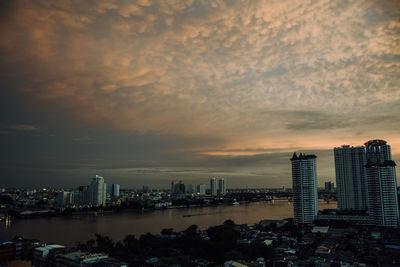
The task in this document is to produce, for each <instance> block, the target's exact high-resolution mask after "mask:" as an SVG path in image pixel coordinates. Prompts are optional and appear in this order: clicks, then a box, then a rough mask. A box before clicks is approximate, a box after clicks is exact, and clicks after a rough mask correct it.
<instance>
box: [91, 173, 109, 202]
mask: <svg viewBox="0 0 400 267" xmlns="http://www.w3.org/2000/svg"><path fill="white" fill-rule="evenodd" d="M106 191H107V185H106V184H105V183H104V178H103V177H101V176H100V175H96V176H95V177H94V178H93V180H92V182H91V183H90V186H89V202H90V204H91V205H93V206H101V205H103V206H105V205H106Z"/></svg>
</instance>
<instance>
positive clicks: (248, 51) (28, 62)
mask: <svg viewBox="0 0 400 267" xmlns="http://www.w3.org/2000/svg"><path fill="white" fill-rule="evenodd" d="M0 5H1V6H0V7H1V8H0V10H1V14H2V16H1V18H0V20H1V23H0V33H1V34H2V37H3V38H1V40H0V53H1V55H2V58H3V62H2V64H0V68H1V71H2V79H1V82H0V94H1V97H0V137H1V138H0V144H1V147H2V151H3V153H2V154H1V156H0V160H1V164H0V173H1V174H0V175H1V180H2V187H20V186H21V187H22V186H25V187H43V186H52V187H61V186H62V187H75V186H77V185H81V184H82V183H84V181H86V180H87V179H88V177H93V175H94V174H96V173H99V174H100V175H102V176H104V177H106V179H107V180H108V181H110V183H116V184H120V185H121V187H122V188H135V187H136V188H139V187H141V186H142V185H149V186H150V187H154V186H155V185H158V186H159V187H162V188H169V183H170V181H171V180H172V179H175V180H183V181H185V183H192V184H197V183H204V184H208V181H209V179H210V178H211V177H225V178H226V179H228V181H229V188H245V187H274V188H280V187H282V185H285V186H286V187H290V185H291V169H290V166H289V165H288V162H287V159H288V158H289V157H290V156H291V155H292V153H293V151H302V152H303V153H306V154H315V155H317V156H318V186H319V187H323V185H324V182H326V181H335V164H334V153H333V148H334V147H340V146H342V145H343V144H346V145H350V146H355V147H356V146H361V145H362V144H363V143H364V142H365V141H367V140H371V139H384V140H386V141H387V142H388V143H389V144H390V145H391V147H392V157H393V160H394V161H396V162H399V161H400V136H399V130H400V123H399V122H400V115H399V114H400V90H399V85H400V68H399V66H400V58H399V51H400V46H399V40H400V34H399V32H400V24H399V22H398V18H399V17H400V3H399V2H398V1H357V2H351V1H347V2H345V1H343V2H342V1H339V2H331V1H325V0H318V1H314V2H311V1H310V2H308V1H300V2H299V1H287V2H280V1H276V2H264V1H237V2H236V1H227V2H225V1H221V2H219V1H217V2H211V1H209V2H208V1H206V2H202V1H181V2H180V1H177V2H170V1H166V2H164V1H150V0H148V1H147V0H146V1H145V0H142V1H135V2H112V1H96V2H94V3H86V2H77V3H72V2H53V1H35V2H29V1H3V2H2V3H1V4H0ZM371 126H373V127H371ZM398 172H399V171H398V170H397V174H398ZM196 181H198V182H196Z"/></svg>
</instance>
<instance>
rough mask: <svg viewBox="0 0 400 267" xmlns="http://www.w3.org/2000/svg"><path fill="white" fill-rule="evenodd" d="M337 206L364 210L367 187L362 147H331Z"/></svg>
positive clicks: (365, 161)
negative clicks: (333, 157) (333, 160)
mask: <svg viewBox="0 0 400 267" xmlns="http://www.w3.org/2000/svg"><path fill="white" fill-rule="evenodd" d="M333 151H334V155H335V172H336V188H337V199H338V208H339V209H341V210H366V209H367V187H366V178H365V164H367V160H366V153H365V149H364V147H350V146H342V147H335V148H334V149H333Z"/></svg>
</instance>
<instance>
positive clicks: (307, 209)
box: [290, 153, 318, 223]
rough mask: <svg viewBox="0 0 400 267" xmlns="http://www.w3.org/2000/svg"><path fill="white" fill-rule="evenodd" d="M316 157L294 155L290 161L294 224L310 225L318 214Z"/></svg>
mask: <svg viewBox="0 0 400 267" xmlns="http://www.w3.org/2000/svg"><path fill="white" fill-rule="evenodd" d="M316 158H317V157H316V156H315V155H305V154H304V155H303V154H301V153H300V155H299V156H297V154H296V153H294V154H293V157H292V158H291V159H290V160H291V161H292V179H293V208H294V212H293V213H294V221H295V223H312V222H313V221H314V219H315V217H316V216H317V214H318V193H317V172H316Z"/></svg>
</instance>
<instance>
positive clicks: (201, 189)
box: [196, 184, 206, 196]
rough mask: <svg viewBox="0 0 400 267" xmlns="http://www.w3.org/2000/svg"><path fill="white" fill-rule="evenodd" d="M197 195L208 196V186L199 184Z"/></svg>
mask: <svg viewBox="0 0 400 267" xmlns="http://www.w3.org/2000/svg"><path fill="white" fill-rule="evenodd" d="M196 189H197V190H196V193H197V194H198V195H200V196H204V195H205V194H206V185H205V184H198V185H197V188H196Z"/></svg>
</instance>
